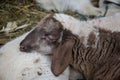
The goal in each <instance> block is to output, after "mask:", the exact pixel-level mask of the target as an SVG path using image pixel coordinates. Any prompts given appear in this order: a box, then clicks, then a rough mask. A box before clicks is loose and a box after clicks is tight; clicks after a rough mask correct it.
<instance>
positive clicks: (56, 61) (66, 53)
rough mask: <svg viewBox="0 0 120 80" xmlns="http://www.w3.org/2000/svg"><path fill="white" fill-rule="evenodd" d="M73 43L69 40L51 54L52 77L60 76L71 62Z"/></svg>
mask: <svg viewBox="0 0 120 80" xmlns="http://www.w3.org/2000/svg"><path fill="white" fill-rule="evenodd" d="M73 45H74V43H73V42H72V41H71V40H68V41H66V42H65V43H63V44H61V45H59V46H58V48H57V49H55V51H54V53H53V58H52V65H51V69H52V72H53V74H54V75H56V76H58V75H60V74H61V73H62V72H63V71H64V70H65V69H66V67H67V66H69V64H70V62H71V61H72V48H73Z"/></svg>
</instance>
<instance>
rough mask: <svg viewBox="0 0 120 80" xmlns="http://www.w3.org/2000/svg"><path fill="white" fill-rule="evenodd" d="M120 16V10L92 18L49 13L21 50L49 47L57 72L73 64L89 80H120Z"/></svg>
mask: <svg viewBox="0 0 120 80" xmlns="http://www.w3.org/2000/svg"><path fill="white" fill-rule="evenodd" d="M119 19H120V13H119V14H115V15H114V16H110V17H104V18H100V19H94V20H91V21H79V20H77V19H75V18H73V17H71V16H68V15H65V14H53V15H48V16H47V17H45V18H44V19H43V20H42V21H41V22H40V23H39V24H38V25H37V27H36V28H35V29H34V30H33V31H32V32H31V33H30V34H29V35H28V36H27V37H26V38H25V39H24V40H23V41H22V42H21V43H20V50H21V51H24V52H30V51H37V52H40V51H43V52H44V51H45V48H46V50H47V49H48V47H49V52H50V51H51V53H53V57H52V65H51V70H52V72H53V73H54V75H56V76H58V75H60V74H61V73H62V72H63V71H64V70H65V69H66V68H67V67H68V66H69V65H70V66H71V67H72V68H74V69H75V70H77V71H79V72H80V73H82V74H83V75H84V76H85V78H86V80H119V79H120V74H119V73H120V54H119V53H120V42H119V41H120V36H119V35H120V20H119ZM31 38H32V39H31ZM43 44H44V45H45V46H41V45H43ZM43 47H44V49H43Z"/></svg>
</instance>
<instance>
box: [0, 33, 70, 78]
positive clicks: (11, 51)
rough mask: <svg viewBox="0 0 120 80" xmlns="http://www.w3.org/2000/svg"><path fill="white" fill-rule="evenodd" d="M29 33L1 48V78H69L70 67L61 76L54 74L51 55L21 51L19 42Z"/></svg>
mask: <svg viewBox="0 0 120 80" xmlns="http://www.w3.org/2000/svg"><path fill="white" fill-rule="evenodd" d="M29 33H30V32H28V33H26V34H24V35H22V36H20V37H18V38H16V39H14V40H12V41H10V42H8V43H6V44H5V45H4V46H3V47H1V48H0V80H69V68H67V69H66V70H65V71H64V72H63V73H62V74H61V75H60V76H59V77H55V76H54V75H53V74H52V72H51V69H50V66H51V56H50V55H49V56H48V55H43V53H42V52H41V54H38V53H37V52H31V53H29V54H26V53H25V52H21V51H19V43H20V42H21V41H22V40H23V39H24V38H25V36H27V35H28V34H29Z"/></svg>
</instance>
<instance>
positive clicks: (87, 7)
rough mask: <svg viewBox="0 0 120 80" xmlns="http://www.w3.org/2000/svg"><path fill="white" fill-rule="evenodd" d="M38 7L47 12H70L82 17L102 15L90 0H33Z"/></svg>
mask: <svg viewBox="0 0 120 80" xmlns="http://www.w3.org/2000/svg"><path fill="white" fill-rule="evenodd" d="M35 1H36V3H37V4H38V6H40V7H41V8H43V9H45V10H47V11H51V10H53V11H57V12H64V11H66V10H70V11H73V12H77V13H79V14H84V15H95V16H100V15H103V11H102V10H101V9H100V8H97V7H94V6H93V5H92V3H91V1H90V0H75V1H74V0H35Z"/></svg>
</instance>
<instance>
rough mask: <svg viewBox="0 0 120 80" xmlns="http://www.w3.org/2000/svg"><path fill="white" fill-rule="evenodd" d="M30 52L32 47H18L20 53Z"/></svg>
mask: <svg viewBox="0 0 120 80" xmlns="http://www.w3.org/2000/svg"><path fill="white" fill-rule="evenodd" d="M31 50H32V47H30V46H22V45H21V46H20V51H22V52H31Z"/></svg>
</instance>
